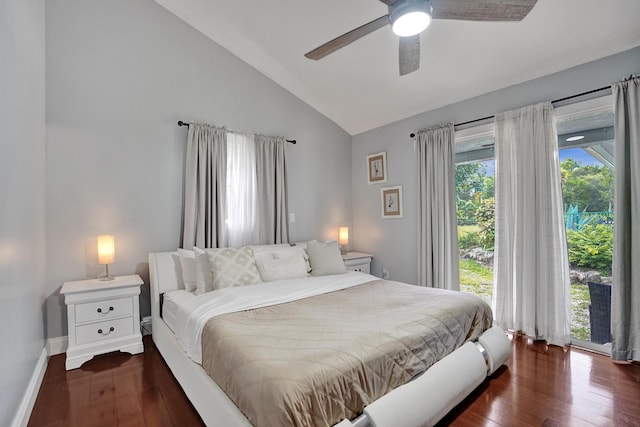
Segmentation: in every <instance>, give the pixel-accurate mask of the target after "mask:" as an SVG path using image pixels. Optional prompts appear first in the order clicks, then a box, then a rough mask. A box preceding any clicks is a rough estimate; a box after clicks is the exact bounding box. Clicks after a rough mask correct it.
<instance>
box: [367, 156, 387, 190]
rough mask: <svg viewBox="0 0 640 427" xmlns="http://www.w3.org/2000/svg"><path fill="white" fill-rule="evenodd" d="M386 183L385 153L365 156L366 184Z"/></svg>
mask: <svg viewBox="0 0 640 427" xmlns="http://www.w3.org/2000/svg"><path fill="white" fill-rule="evenodd" d="M385 182H387V152H386V151H382V152H380V153H375V154H369V155H368V156H367V183H368V184H369V185H371V184H383V183H385Z"/></svg>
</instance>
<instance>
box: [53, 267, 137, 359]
mask: <svg viewBox="0 0 640 427" xmlns="http://www.w3.org/2000/svg"><path fill="white" fill-rule="evenodd" d="M142 283H143V281H142V279H141V278H140V276H138V275H137V274H134V275H131V276H119V277H115V278H114V279H113V280H111V281H101V280H98V279H91V280H78V281H74V282H65V283H64V285H62V289H60V293H61V294H63V295H64V302H65V304H67V321H68V325H69V347H68V349H67V362H66V365H65V367H66V368H67V370H70V369H75V368H79V367H80V365H82V364H83V363H84V362H86V361H87V360H90V359H91V358H92V357H93V356H95V355H98V354H103V353H109V352H111V351H116V350H120V351H124V352H126V353H131V354H138V353H142V351H143V350H144V348H143V346H142V335H141V334H140V305H139V303H138V299H139V295H140V285H142Z"/></svg>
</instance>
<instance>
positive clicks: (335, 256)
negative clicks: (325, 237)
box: [307, 240, 347, 276]
mask: <svg viewBox="0 0 640 427" xmlns="http://www.w3.org/2000/svg"><path fill="white" fill-rule="evenodd" d="M307 253H308V254H309V261H310V263H311V275H312V276H324V275H327V274H342V273H346V272H347V268H346V267H345V265H344V261H343V260H342V255H340V246H339V245H338V242H337V241H335V240H332V241H329V242H324V243H320V242H314V241H312V242H309V243H307Z"/></svg>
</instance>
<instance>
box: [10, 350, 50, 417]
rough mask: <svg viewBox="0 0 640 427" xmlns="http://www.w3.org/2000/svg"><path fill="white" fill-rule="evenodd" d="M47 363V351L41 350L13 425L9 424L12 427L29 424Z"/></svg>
mask: <svg viewBox="0 0 640 427" xmlns="http://www.w3.org/2000/svg"><path fill="white" fill-rule="evenodd" d="M48 361H49V357H48V356H47V350H46V349H45V348H43V349H42V353H40V358H39V359H38V362H37V363H36V368H35V370H34V371H33V375H32V376H31V380H30V381H29V385H28V386H27V390H26V391H25V393H24V396H23V397H22V401H21V402H20V406H19V407H18V411H17V412H16V415H15V417H13V423H11V426H12V427H25V426H26V425H27V424H28V423H29V417H31V411H32V410H33V405H34V404H35V403H36V397H38V391H40V385H41V384H42V378H43V377H44V373H45V372H46V371H47V362H48Z"/></svg>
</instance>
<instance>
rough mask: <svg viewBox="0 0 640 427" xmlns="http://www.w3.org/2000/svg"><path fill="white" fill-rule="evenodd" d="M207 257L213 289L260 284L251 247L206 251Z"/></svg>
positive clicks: (260, 280)
mask: <svg viewBox="0 0 640 427" xmlns="http://www.w3.org/2000/svg"><path fill="white" fill-rule="evenodd" d="M207 255H208V256H209V267H210V269H211V273H212V276H213V289H222V288H230V287H232V286H245V285H255V284H257V283H262V279H260V272H259V271H258V268H257V267H256V261H255V259H254V258H253V248H251V246H243V247H241V248H219V249H207Z"/></svg>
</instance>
